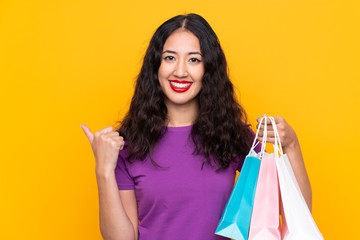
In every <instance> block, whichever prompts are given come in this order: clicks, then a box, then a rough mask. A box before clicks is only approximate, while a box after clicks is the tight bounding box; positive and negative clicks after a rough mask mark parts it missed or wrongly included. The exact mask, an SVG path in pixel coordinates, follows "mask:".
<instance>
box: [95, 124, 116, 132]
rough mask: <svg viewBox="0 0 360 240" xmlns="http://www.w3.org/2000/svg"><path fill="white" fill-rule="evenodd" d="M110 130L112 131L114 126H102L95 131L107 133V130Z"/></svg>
mask: <svg viewBox="0 0 360 240" xmlns="http://www.w3.org/2000/svg"><path fill="white" fill-rule="evenodd" d="M112 131H114V128H113V127H112V126H110V127H106V128H103V129H101V130H99V131H97V132H98V133H108V132H112Z"/></svg>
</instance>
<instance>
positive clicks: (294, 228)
mask: <svg viewBox="0 0 360 240" xmlns="http://www.w3.org/2000/svg"><path fill="white" fill-rule="evenodd" d="M269 118H270V121H271V123H272V126H273V129H274V133H275V144H274V148H276V149H277V151H278V152H279V153H280V155H277V154H276V155H275V162H276V167H277V171H278V176H279V185H280V193H281V199H282V207H283V215H284V216H282V220H283V226H282V238H283V239H284V240H304V239H306V240H320V239H322V240H323V239H324V238H323V236H322V234H321V233H320V231H319V229H318V227H317V226H316V223H315V221H314V219H313V218H312V216H311V212H310V210H309V208H308V206H307V204H306V202H305V199H304V197H303V196H302V194H301V190H300V187H299V184H298V183H297V181H296V177H295V174H294V172H293V170H292V167H291V164H290V162H289V159H288V157H287V155H286V154H284V153H283V151H282V147H281V142H280V137H279V133H278V131H277V128H276V123H275V120H274V118H272V117H269Z"/></svg>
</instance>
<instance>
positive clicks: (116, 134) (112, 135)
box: [104, 131, 119, 137]
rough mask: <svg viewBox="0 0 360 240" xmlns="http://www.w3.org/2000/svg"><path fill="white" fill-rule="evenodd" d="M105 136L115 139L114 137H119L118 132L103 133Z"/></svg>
mask: <svg viewBox="0 0 360 240" xmlns="http://www.w3.org/2000/svg"><path fill="white" fill-rule="evenodd" d="M104 134H105V135H107V136H109V137H116V136H119V132H116V131H115V132H107V133H104Z"/></svg>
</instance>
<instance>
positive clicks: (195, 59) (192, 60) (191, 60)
mask: <svg viewBox="0 0 360 240" xmlns="http://www.w3.org/2000/svg"><path fill="white" fill-rule="evenodd" d="M190 62H201V60H200V59H198V58H190Z"/></svg>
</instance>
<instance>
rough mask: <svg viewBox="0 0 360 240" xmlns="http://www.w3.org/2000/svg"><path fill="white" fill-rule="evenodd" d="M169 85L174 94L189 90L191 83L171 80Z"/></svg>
mask: <svg viewBox="0 0 360 240" xmlns="http://www.w3.org/2000/svg"><path fill="white" fill-rule="evenodd" d="M169 83H170V87H171V88H172V90H174V91H175V92H185V91H187V90H189V88H190V87H191V85H192V84H193V83H192V82H189V81H179V80H171V81H169Z"/></svg>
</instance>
